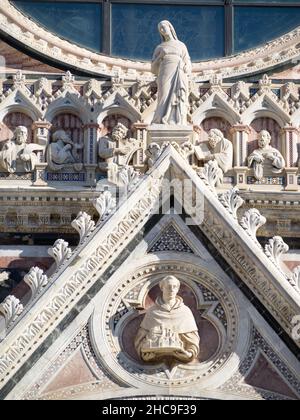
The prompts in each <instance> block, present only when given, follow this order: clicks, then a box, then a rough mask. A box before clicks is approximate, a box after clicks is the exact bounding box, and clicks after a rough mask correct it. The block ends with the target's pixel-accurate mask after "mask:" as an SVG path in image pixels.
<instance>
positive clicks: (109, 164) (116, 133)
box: [98, 123, 139, 174]
mask: <svg viewBox="0 0 300 420" xmlns="http://www.w3.org/2000/svg"><path fill="white" fill-rule="evenodd" d="M127 133H128V129H127V128H126V127H125V126H124V125H123V124H121V123H118V124H117V125H116V126H115V127H114V128H113V130H112V133H111V134H110V135H107V136H105V137H102V138H101V139H100V140H99V149H98V154H99V157H100V158H101V159H103V160H104V161H102V162H100V163H99V168H100V169H101V170H102V171H103V172H108V173H110V174H114V173H116V172H117V170H118V168H119V167H122V166H126V165H128V164H129V163H130V161H131V159H132V157H133V155H134V153H135V152H136V151H137V150H138V149H139V145H138V142H137V140H136V139H131V138H130V139H128V138H127Z"/></svg>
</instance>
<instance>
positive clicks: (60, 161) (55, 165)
mask: <svg viewBox="0 0 300 420" xmlns="http://www.w3.org/2000/svg"><path fill="white" fill-rule="evenodd" d="M82 148H83V146H82V145H80V144H75V143H74V142H73V141H72V140H71V138H70V136H69V135H68V134H67V133H66V132H65V131H64V130H58V131H56V132H55V133H54V134H53V136H52V142H51V143H50V144H49V146H48V149H47V162H48V166H49V169H51V170H52V171H55V172H57V171H60V170H61V169H63V168H64V167H65V166H66V165H74V168H75V170H77V171H80V170H81V169H82V163H80V156H79V154H78V150H80V149H82Z"/></svg>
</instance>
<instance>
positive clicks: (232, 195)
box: [219, 188, 244, 219]
mask: <svg viewBox="0 0 300 420" xmlns="http://www.w3.org/2000/svg"><path fill="white" fill-rule="evenodd" d="M219 201H220V202H221V204H223V206H224V207H225V208H226V209H227V211H228V212H229V213H230V214H232V216H233V217H234V218H235V219H237V211H238V209H239V208H240V207H242V205H243V204H244V200H243V199H242V197H240V192H239V189H238V188H231V189H230V190H229V191H227V192H226V193H223V194H220V195H219Z"/></svg>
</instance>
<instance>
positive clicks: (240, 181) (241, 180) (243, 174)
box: [234, 166, 249, 190]
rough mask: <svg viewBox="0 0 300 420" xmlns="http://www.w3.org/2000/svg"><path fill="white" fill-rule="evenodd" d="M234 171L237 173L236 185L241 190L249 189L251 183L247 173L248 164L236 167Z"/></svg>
mask: <svg viewBox="0 0 300 420" xmlns="http://www.w3.org/2000/svg"><path fill="white" fill-rule="evenodd" d="M234 171H235V173H236V186H237V187H238V188H239V189H240V190H247V189H248V188H249V185H248V184H247V174H248V172H249V169H248V168H247V166H240V167H236V168H234Z"/></svg>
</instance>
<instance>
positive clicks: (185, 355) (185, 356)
mask: <svg viewBox="0 0 300 420" xmlns="http://www.w3.org/2000/svg"><path fill="white" fill-rule="evenodd" d="M174 356H175V357H176V358H177V359H179V360H182V361H183V362H187V361H190V360H191V359H192V358H193V353H192V352H191V351H188V350H184V349H182V350H178V351H175V352H174Z"/></svg>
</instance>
